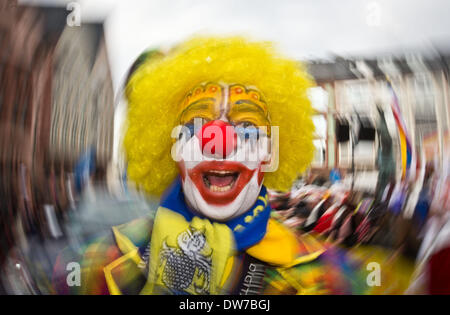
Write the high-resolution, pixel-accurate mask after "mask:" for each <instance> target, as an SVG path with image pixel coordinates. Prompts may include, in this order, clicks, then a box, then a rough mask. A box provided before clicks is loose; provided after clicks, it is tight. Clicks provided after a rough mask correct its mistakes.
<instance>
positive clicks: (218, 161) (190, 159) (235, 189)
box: [174, 86, 270, 221]
mask: <svg viewBox="0 0 450 315" xmlns="http://www.w3.org/2000/svg"><path fill="white" fill-rule="evenodd" d="M223 95H224V98H223V101H222V102H221V104H220V116H219V117H217V118H216V120H215V121H213V122H212V123H215V122H216V121H219V120H220V121H222V122H225V123H226V124H228V125H229V119H228V113H229V111H230V102H228V86H226V87H225V88H224V92H223ZM222 124H223V123H222ZM226 128H232V130H233V133H234V130H235V129H234V128H233V127H231V126H228V127H226ZM253 130H254V131H255V130H256V129H253ZM227 132H228V131H227ZM227 135H228V133H227ZM199 136H200V135H199V134H198V132H197V134H196V135H194V136H192V137H190V138H188V137H185V136H183V137H182V138H181V139H179V140H178V141H177V142H176V144H175V148H176V150H175V152H176V153H175V154H174V155H175V156H174V158H175V160H176V161H178V165H179V168H180V172H181V177H182V186H183V192H184V195H185V198H186V201H187V203H188V205H189V206H190V207H191V208H192V209H193V210H194V211H195V212H198V213H200V214H202V215H204V216H206V217H208V218H211V219H214V220H217V221H227V220H230V219H232V218H235V217H237V216H239V215H241V214H243V213H244V212H246V211H247V210H249V209H250V208H251V207H252V205H253V204H254V203H255V202H256V200H257V198H258V195H259V193H260V190H261V187H262V179H263V174H262V172H261V166H262V164H263V163H265V162H267V161H269V160H270V153H269V147H270V140H269V139H268V137H267V136H265V135H263V134H262V133H261V136H259V137H258V138H257V137H256V133H255V137H253V138H252V137H251V136H250V138H249V139H245V138H241V137H239V136H238V137H237V144H236V147H235V149H234V150H233V151H232V152H231V153H230V154H228V155H227V156H225V157H223V156H217V155H211V154H209V155H208V154H204V153H205V152H202V146H201V141H200V139H199ZM215 136H217V135H215ZM200 137H201V136H200ZM220 139H222V138H221V137H220ZM223 139H225V138H223ZM208 141H213V139H211V140H208ZM224 141H225V140H224Z"/></svg>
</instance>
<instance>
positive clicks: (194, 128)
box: [179, 117, 209, 139]
mask: <svg viewBox="0 0 450 315" xmlns="http://www.w3.org/2000/svg"><path fill="white" fill-rule="evenodd" d="M208 121H209V120H208V119H206V118H201V117H195V118H193V119H191V120H190V121H189V122H187V123H185V124H184V126H185V127H186V128H187V129H188V130H189V134H188V135H187V139H190V138H191V137H192V136H193V135H195V134H196V133H197V132H198V131H199V130H200V129H201V128H202V127H203V125H204V124H206V123H207V122H208ZM182 137H183V133H180V136H179V139H181V138H182Z"/></svg>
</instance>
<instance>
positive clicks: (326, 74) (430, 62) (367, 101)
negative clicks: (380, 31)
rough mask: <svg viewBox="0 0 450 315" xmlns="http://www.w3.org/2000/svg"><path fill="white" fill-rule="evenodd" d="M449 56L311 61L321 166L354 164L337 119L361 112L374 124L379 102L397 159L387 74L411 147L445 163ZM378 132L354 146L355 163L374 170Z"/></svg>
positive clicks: (316, 164) (317, 160)
mask: <svg viewBox="0 0 450 315" xmlns="http://www.w3.org/2000/svg"><path fill="white" fill-rule="evenodd" d="M449 62H450V55H443V56H440V55H439V56H438V55H436V56H434V57H424V56H417V55H416V56H390V57H388V58H386V57H384V56H380V58H371V59H364V58H352V59H344V58H340V57H337V58H336V59H335V60H333V61H309V62H308V64H307V65H308V70H309V72H310V73H311V74H312V75H313V77H314V78H315V80H316V82H317V85H318V87H315V88H313V89H312V90H311V95H310V97H311V99H312V102H313V106H314V108H315V109H316V115H315V117H314V123H315V125H316V139H315V145H316V149H317V151H316V156H315V160H314V163H313V165H314V167H315V168H317V170H323V169H328V170H329V169H332V168H334V167H339V168H342V169H347V170H348V169H349V168H350V167H351V153H352V152H351V151H352V150H351V137H350V139H348V141H342V142H340V141H338V139H337V137H336V118H337V117H347V118H349V119H352V117H353V119H354V117H355V114H356V113H357V114H358V115H359V116H360V117H364V118H367V119H368V121H369V122H371V123H372V125H373V127H375V126H376V123H377V120H378V116H379V115H378V113H377V105H378V106H380V107H381V108H382V109H383V110H384V111H385V116H386V119H387V123H388V127H389V131H390V133H391V135H392V138H393V139H394V148H395V149H396V158H397V160H399V159H400V156H399V154H398V148H399V143H398V138H397V129H396V125H395V122H394V120H393V117H392V113H391V111H390V106H391V104H392V101H393V99H392V94H391V93H390V90H389V89H388V86H387V82H386V76H389V78H390V79H391V81H392V85H393V89H394V91H395V93H396V95H397V97H398V100H399V105H400V108H401V111H402V115H403V118H404V120H405V123H406V126H407V129H408V132H409V133H410V137H411V142H412V146H413V147H414V148H415V149H416V150H417V153H418V154H419V155H420V151H421V150H422V149H424V150H425V149H426V148H428V149H427V150H426V156H425V157H426V159H427V161H433V160H436V162H437V163H443V155H444V153H445V152H444V151H445V150H446V148H448V145H449V143H448V138H449V136H448V135H449V126H450V112H449V111H450V109H449V96H448V95H449V85H448V65H449ZM378 140H379V139H378V137H376V136H375V137H374V139H373V140H372V141H367V140H366V141H360V142H359V144H358V145H356V147H355V151H354V153H355V156H354V157H355V167H356V168H357V169H360V170H369V171H370V170H375V171H376V169H377V167H376V154H377V146H378Z"/></svg>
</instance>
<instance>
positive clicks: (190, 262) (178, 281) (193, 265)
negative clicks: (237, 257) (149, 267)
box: [158, 227, 212, 294]
mask: <svg viewBox="0 0 450 315" xmlns="http://www.w3.org/2000/svg"><path fill="white" fill-rule="evenodd" d="M177 245H178V247H170V246H168V245H167V242H166V241H164V242H163V245H162V249H161V256H160V266H163V270H162V282H163V283H164V285H165V286H167V288H168V289H170V290H171V291H173V293H175V294H176V293H182V292H186V293H190V292H189V291H191V290H192V289H194V291H195V293H197V294H209V289H210V288H209V286H210V277H211V255H212V250H211V249H210V250H209V252H208V253H205V251H207V249H208V248H209V246H208V244H207V242H206V237H205V235H204V234H203V233H202V232H201V231H199V230H196V229H194V228H192V227H190V228H189V229H187V230H186V231H184V232H182V233H180V234H179V235H178V237H177ZM164 262H165V264H164ZM158 278H159V277H158Z"/></svg>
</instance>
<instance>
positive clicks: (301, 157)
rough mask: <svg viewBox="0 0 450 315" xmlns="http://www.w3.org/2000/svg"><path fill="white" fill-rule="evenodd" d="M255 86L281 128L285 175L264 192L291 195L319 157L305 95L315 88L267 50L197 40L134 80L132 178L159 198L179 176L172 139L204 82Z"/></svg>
mask: <svg viewBox="0 0 450 315" xmlns="http://www.w3.org/2000/svg"><path fill="white" fill-rule="evenodd" d="M206 81H209V82H226V83H239V84H243V85H246V86H256V87H257V88H258V89H259V90H260V91H261V92H262V94H263V95H264V98H265V100H266V102H267V106H268V110H269V113H270V117H271V123H272V126H279V167H278V169H277V170H276V171H275V172H272V173H266V175H265V179H264V184H265V185H266V186H267V187H268V188H271V189H279V190H287V189H289V188H290V186H291V184H292V182H293V180H294V179H295V178H296V177H297V176H298V174H299V173H301V172H303V171H304V170H305V168H306V167H307V166H308V165H309V163H310V162H311V160H312V157H313V151H314V147H313V144H312V138H313V131H314V125H313V123H312V120H311V115H312V108H311V105H310V102H309V100H308V98H307V95H306V90H307V88H309V87H311V86H312V81H311V79H310V77H309V76H308V74H307V73H306V71H305V68H304V66H303V65H302V64H300V63H298V62H296V61H293V60H289V59H287V58H285V57H283V56H281V55H279V54H278V53H277V52H276V50H275V49H274V48H273V46H272V45H271V44H270V43H267V42H252V41H249V40H247V39H245V38H242V37H224V38H217V37H215V38H194V39H191V40H189V41H187V42H186V43H184V44H182V45H179V46H177V47H176V49H174V50H173V51H171V52H170V53H169V54H168V55H167V56H165V57H159V58H152V59H150V60H147V61H145V62H144V63H143V64H142V65H141V66H140V67H139V68H138V69H137V70H136V72H135V73H134V74H133V75H132V76H131V78H130V80H129V82H128V84H127V87H126V95H127V98H128V102H129V108H128V116H127V129H126V134H125V138H124V148H125V152H126V157H127V161H128V177H129V179H130V180H132V181H134V182H135V183H136V184H137V185H138V187H140V188H143V189H145V191H146V192H147V193H149V194H150V195H152V196H160V195H161V193H162V192H163V191H164V190H165V189H166V188H167V186H168V185H169V184H170V183H171V182H172V181H173V180H174V179H175V177H176V176H177V174H178V169H177V166H176V164H175V162H174V160H173V159H172V157H171V147H172V144H173V141H172V138H171V131H172V129H173V127H174V126H176V125H177V123H178V122H177V111H178V109H179V106H180V103H181V101H182V100H183V98H184V97H185V95H186V94H187V93H188V92H189V91H190V90H191V89H192V88H193V87H195V86H196V85H198V84H200V83H202V82H206Z"/></svg>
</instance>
